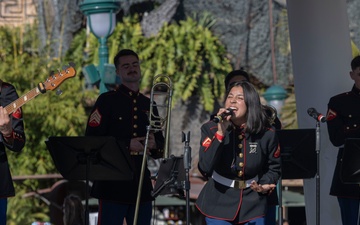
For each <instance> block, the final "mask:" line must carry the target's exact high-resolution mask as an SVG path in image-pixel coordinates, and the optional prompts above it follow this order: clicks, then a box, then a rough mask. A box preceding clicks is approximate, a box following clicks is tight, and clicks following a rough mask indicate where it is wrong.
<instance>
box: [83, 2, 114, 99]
mask: <svg viewBox="0 0 360 225" xmlns="http://www.w3.org/2000/svg"><path fill="white" fill-rule="evenodd" d="M79 6H80V10H81V11H82V12H83V14H84V15H85V16H87V25H88V26H89V27H90V30H91V32H92V33H93V34H94V35H95V36H96V37H97V38H98V39H99V44H100V46H99V65H98V67H97V70H96V67H95V66H94V65H89V66H86V67H85V68H84V74H85V77H86V78H87V80H88V81H89V82H90V83H92V84H96V83H98V82H100V83H99V89H100V93H104V92H106V91H108V88H107V87H106V84H114V83H115V80H116V74H115V68H114V65H110V64H108V60H109V50H108V47H107V38H108V37H109V36H110V35H111V34H112V32H113V31H114V29H115V25H116V13H117V12H118V11H119V10H120V1H119V0H84V1H83V2H82V3H80V5H79Z"/></svg>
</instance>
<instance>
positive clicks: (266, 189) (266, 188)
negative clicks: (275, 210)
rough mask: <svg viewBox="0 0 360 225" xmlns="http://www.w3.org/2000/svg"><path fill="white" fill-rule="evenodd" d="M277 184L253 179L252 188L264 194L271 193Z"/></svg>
mask: <svg viewBox="0 0 360 225" xmlns="http://www.w3.org/2000/svg"><path fill="white" fill-rule="evenodd" d="M275 187H276V185H275V184H258V183H257V182H256V181H254V180H253V181H252V182H251V184H250V188H251V189H252V190H253V191H256V192H259V193H262V194H271V192H273V191H274V189H275Z"/></svg>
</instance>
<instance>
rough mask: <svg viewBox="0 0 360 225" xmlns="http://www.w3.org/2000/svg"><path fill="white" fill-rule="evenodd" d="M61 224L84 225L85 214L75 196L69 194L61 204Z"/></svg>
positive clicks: (78, 199)
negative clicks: (62, 213) (62, 215)
mask: <svg viewBox="0 0 360 225" xmlns="http://www.w3.org/2000/svg"><path fill="white" fill-rule="evenodd" d="M63 207H64V209H63V212H64V217H63V222H64V225H83V224H85V215H84V214H85V212H84V207H83V205H82V202H81V199H80V198H79V197H78V196H77V195H73V194H70V195H68V196H67V197H66V198H65V199H64V203H63Z"/></svg>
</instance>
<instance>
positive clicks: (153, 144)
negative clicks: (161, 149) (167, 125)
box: [144, 132, 156, 149]
mask: <svg viewBox="0 0 360 225" xmlns="http://www.w3.org/2000/svg"><path fill="white" fill-rule="evenodd" d="M144 144H145V143H144ZM147 147H148V149H156V141H155V135H154V133H152V132H151V133H149V139H148V143H147Z"/></svg>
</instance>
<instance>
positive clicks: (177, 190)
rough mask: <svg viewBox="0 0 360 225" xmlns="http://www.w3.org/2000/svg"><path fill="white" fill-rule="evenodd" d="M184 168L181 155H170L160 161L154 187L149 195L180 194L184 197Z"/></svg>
mask: <svg viewBox="0 0 360 225" xmlns="http://www.w3.org/2000/svg"><path fill="white" fill-rule="evenodd" d="M184 181H185V169H184V161H183V157H182V156H174V155H171V156H170V158H165V159H163V160H162V161H161V164H160V168H159V172H158V176H157V178H156V182H155V187H154V190H153V192H152V193H151V195H152V196H153V197H154V198H156V197H157V196H158V195H172V194H173V195H176V194H178V195H180V196H181V197H184V185H183V183H184Z"/></svg>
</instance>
